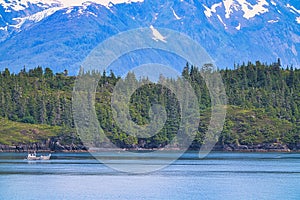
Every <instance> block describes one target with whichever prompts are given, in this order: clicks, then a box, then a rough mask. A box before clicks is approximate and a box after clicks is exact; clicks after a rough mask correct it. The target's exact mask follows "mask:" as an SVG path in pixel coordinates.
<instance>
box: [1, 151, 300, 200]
mask: <svg viewBox="0 0 300 200" xmlns="http://www.w3.org/2000/svg"><path fill="white" fill-rule="evenodd" d="M26 155H27V154H22V153H0V199H1V200H2V199H12V200H14V199H45V200H48V199H130V200H133V199H142V200H148V199H172V200H176V199H180V200H183V199H197V200H198V199H239V200H240V199H300V154H296V153H211V154H209V155H208V156H207V157H206V158H204V159H199V158H198V153H197V152H188V153H185V154H184V155H183V156H182V157H181V158H180V159H179V160H177V161H175V162H174V163H173V164H171V165H169V166H168V167H166V168H163V169H161V170H158V171H155V172H152V173H144V174H128V173H122V172H118V171H116V170H114V169H111V168H109V167H107V166H106V165H104V164H102V163H100V162H99V161H98V160H96V159H94V158H93V157H91V155H90V154H89V153H55V154H52V155H53V156H52V158H51V160H49V161H27V160H25V159H24V158H25V157H26ZM116 155H117V154H116V153H105V156H106V158H109V159H110V161H111V162H112V163H124V164H130V163H132V162H135V161H132V160H130V158H120V157H118V156H116ZM161 155H162V156H161V157H157V158H155V159H151V160H149V162H151V163H152V164H153V163H159V162H160V160H161V159H165V158H168V157H172V153H170V152H162V153H161Z"/></svg>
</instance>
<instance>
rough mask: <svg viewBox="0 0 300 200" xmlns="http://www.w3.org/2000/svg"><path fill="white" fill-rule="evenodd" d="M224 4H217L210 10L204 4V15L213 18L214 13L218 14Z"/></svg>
mask: <svg viewBox="0 0 300 200" xmlns="http://www.w3.org/2000/svg"><path fill="white" fill-rule="evenodd" d="M222 5H223V4H222V2H220V3H216V4H214V5H212V6H211V8H208V7H207V6H206V5H204V4H203V7H204V8H205V11H204V14H205V16H206V17H207V18H209V17H211V16H212V13H216V12H217V10H216V9H217V8H218V7H222Z"/></svg>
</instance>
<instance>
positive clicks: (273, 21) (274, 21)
mask: <svg viewBox="0 0 300 200" xmlns="http://www.w3.org/2000/svg"><path fill="white" fill-rule="evenodd" d="M277 22H279V19H278V18H277V19H276V20H274V19H271V20H269V21H268V23H271V24H274V23H277Z"/></svg>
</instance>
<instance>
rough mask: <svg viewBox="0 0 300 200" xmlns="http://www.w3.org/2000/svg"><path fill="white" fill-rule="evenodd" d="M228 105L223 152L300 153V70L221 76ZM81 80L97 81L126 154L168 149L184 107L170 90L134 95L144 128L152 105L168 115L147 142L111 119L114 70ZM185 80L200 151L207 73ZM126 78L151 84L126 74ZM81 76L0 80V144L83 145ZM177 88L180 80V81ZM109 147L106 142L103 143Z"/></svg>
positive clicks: (108, 124)
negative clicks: (257, 148) (195, 111)
mask: <svg viewBox="0 0 300 200" xmlns="http://www.w3.org/2000/svg"><path fill="white" fill-rule="evenodd" d="M219 73H220V74H221V75H222V78H223V82H224V85H225V89H226V94H227V98H228V105H227V107H226V108H227V117H226V121H225V125H224V129H223V131H222V133H221V136H220V138H219V141H218V145H219V146H226V145H229V146H230V145H235V146H243V145H248V146H251V145H260V144H284V145H287V146H288V147H289V148H290V149H296V148H298V146H299V143H300V137H299V136H300V135H299V131H300V90H299V88H300V87H299V86H300V69H294V68H293V67H282V66H281V64H280V59H278V61H276V62H274V63H271V64H266V63H261V62H259V61H257V62H256V63H251V62H248V63H243V64H239V65H234V69H222V70H219ZM79 76H91V77H93V76H95V77H98V79H99V82H98V87H97V92H96V95H95V110H96V113H97V117H98V120H99V122H100V125H101V128H102V129H103V130H104V133H105V134H106V136H107V137H108V138H109V139H110V140H111V141H113V143H114V144H116V145H118V146H119V147H121V148H160V147H164V146H165V145H166V144H169V143H170V141H171V140H172V139H173V137H174V135H175V134H176V133H177V130H178V127H179V121H180V114H179V111H180V107H179V103H178V101H177V99H176V96H175V95H174V94H173V93H172V92H171V91H170V90H169V89H167V88H165V87H163V86H161V85H160V84H159V82H158V84H155V83H148V84H146V85H144V86H143V87H141V88H139V89H138V90H136V91H135V92H134V94H133V95H132V96H131V103H130V115H131V118H132V120H133V121H134V122H135V123H136V124H138V125H147V124H148V123H150V116H149V109H150V107H151V105H152V104H153V103H155V104H157V103H158V104H161V105H163V106H165V108H166V114H167V120H166V123H165V125H164V126H163V128H162V129H161V131H160V132H159V134H157V135H155V136H153V137H151V138H147V139H143V138H138V137H134V136H131V135H127V134H126V133H125V132H123V131H122V130H121V128H119V127H118V126H117V125H116V123H115V121H114V119H113V116H112V110H111V106H110V105H111V95H112V92H113V88H114V86H115V84H116V83H117V82H118V81H119V80H120V77H118V76H116V75H115V74H114V73H113V72H112V71H111V72H103V73H101V74H100V73H99V72H96V71H92V72H90V71H87V72H84V71H83V69H82V70H81V72H80V75H79ZM182 76H183V77H184V78H185V79H186V80H187V81H189V82H190V84H191V85H192V87H193V89H194V91H195V94H196V95H197V97H198V102H199V109H200V113H201V116H200V119H201V121H200V124H199V128H198V132H197V133H196V137H195V140H194V142H193V143H192V146H191V148H199V147H200V146H201V144H202V143H203V138H204V134H205V131H206V129H207V125H208V122H209V118H210V110H211V109H210V96H209V91H208V90H207V87H206V84H205V82H204V80H203V78H202V76H201V69H200V68H197V67H196V66H193V65H189V64H187V65H186V66H185V67H184V69H183V71H182ZM125 79H131V80H132V81H135V82H137V83H138V82H140V81H145V79H141V78H139V77H135V75H134V74H133V73H128V75H127V77H125ZM75 80H76V77H75V76H69V75H68V72H67V70H65V71H64V72H62V73H53V71H52V70H51V69H50V68H42V67H37V68H35V69H30V70H26V69H25V68H24V69H23V70H21V71H20V72H19V73H17V74H15V73H11V72H10V71H9V69H5V70H4V71H2V72H1V76H0V82H1V84H0V95H1V96H0V98H1V100H0V121H1V126H2V127H1V128H0V144H3V145H20V144H33V143H38V142H40V143H43V144H46V145H49V144H48V143H47V142H49V141H55V142H57V141H59V142H60V144H62V145H63V144H66V145H75V144H78V143H80V140H79V139H78V136H77V134H76V130H75V128H74V120H73V117H72V91H73V87H74V83H75ZM174 81H176V80H174ZM102 142H105V141H102ZM174 145H176V144H174Z"/></svg>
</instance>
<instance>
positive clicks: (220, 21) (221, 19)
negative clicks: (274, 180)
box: [217, 15, 227, 29]
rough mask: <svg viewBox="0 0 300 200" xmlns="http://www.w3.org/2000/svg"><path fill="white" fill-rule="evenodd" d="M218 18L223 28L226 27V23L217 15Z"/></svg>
mask: <svg viewBox="0 0 300 200" xmlns="http://www.w3.org/2000/svg"><path fill="white" fill-rule="evenodd" d="M217 17H218V19H219V20H220V22H221V23H222V24H223V25H224V27H225V29H227V25H226V24H225V23H224V21H223V19H222V18H221V16H220V15H217Z"/></svg>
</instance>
